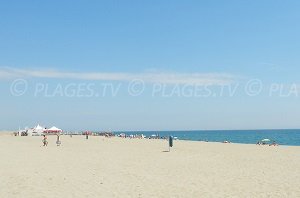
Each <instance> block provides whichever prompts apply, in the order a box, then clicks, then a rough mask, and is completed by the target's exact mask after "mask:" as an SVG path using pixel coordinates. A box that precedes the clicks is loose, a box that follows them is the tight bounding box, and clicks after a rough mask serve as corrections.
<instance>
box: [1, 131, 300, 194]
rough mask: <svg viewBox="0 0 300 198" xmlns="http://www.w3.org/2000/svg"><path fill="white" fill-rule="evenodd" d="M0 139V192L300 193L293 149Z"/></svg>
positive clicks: (297, 154)
mask: <svg viewBox="0 0 300 198" xmlns="http://www.w3.org/2000/svg"><path fill="white" fill-rule="evenodd" d="M48 141H49V144H48V146H47V147H43V146H42V137H20V136H17V137H15V136H12V135H8V134H5V135H1V136H0V156H1V160H0V175H1V177H0V197H3V198H4V197H5V198H10V197H12V198H15V197H20V198H43V197H44V198H50V197H51V198H52V197H63V198H71V197H78V198H82V197H90V198H92V197H106V198H107V197H122V198H123V197H166V198H169V197H188V198H191V197H237V198H240V197H249V198H250V197H300V188H299V185H300V147H295V146H278V147H277V146H258V145H247V144H223V143H211V142H197V141H180V140H179V141H174V147H173V148H171V152H167V151H168V142H167V141H166V140H149V139H123V138H117V137H112V138H105V137H99V136H90V137H89V139H85V136H73V137H70V136H61V142H62V144H61V146H56V144H55V141H56V136H49V137H48Z"/></svg>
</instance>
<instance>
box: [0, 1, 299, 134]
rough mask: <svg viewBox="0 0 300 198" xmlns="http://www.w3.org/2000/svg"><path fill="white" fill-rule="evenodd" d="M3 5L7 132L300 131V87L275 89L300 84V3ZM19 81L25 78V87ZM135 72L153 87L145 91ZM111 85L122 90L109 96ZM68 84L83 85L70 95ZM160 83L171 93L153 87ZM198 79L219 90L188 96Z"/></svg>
mask: <svg viewBox="0 0 300 198" xmlns="http://www.w3.org/2000/svg"><path fill="white" fill-rule="evenodd" d="M0 3H1V6H0V46H1V47H0V81H1V85H0V91H1V93H2V95H1V96H2V97H1V98H2V99H1V104H0V108H1V109H2V116H1V119H0V128H1V129H10V130H13V129H16V128H18V127H19V126H21V127H25V126H33V125H35V124H37V123H40V124H43V125H46V126H51V125H56V126H58V127H60V128H63V129H66V130H74V129H80V130H85V129H86V130H108V129H111V130H180V129H183V130H189V129H256V128H300V123H299V121H298V120H297V118H299V116H300V111H299V110H300V106H299V100H300V98H299V97H300V91H299V95H297V94H295V92H292V94H282V93H279V91H278V90H276V91H274V90H273V91H272V88H271V87H272V86H274V83H276V84H280V85H282V86H283V87H284V91H283V92H285V93H287V92H289V90H291V89H293V87H292V86H293V85H297V86H298V85H300V83H299V77H298V76H299V75H298V74H299V72H300V67H299V63H300V60H299V46H300V41H299V35H300V27H299V25H298V23H299V20H300V13H299V8H300V2H299V1H277V0H272V1H271V0H270V1H267V0H266V1H238V0H236V1H184V2H183V1H151V2H150V1H148V2H147V1H76V2H74V1H43V2H41V1H40V2H39V1H6V2H4V1H0ZM16 79H24V80H25V81H26V83H27V84H26V85H27V90H26V92H24V93H23V94H21V95H20V96H16V95H15V94H13V93H11V92H12V91H11V90H12V85H13V84H12V83H14V82H15V80H16ZM134 79H140V80H141V81H142V82H143V83H144V86H145V87H144V90H143V92H142V93H141V94H139V95H138V96H132V94H130V93H128V86H130V85H131V83H132V80H134ZM252 79H259V82H261V83H262V85H263V89H262V90H261V92H260V93H259V94H256V95H255V96H249V94H247V93H246V92H245V87H246V86H247V83H248V82H249V81H250V82H252V81H251V80H252ZM22 82H23V81H22ZM105 83H107V84H110V85H111V86H113V87H114V88H115V89H117V88H118V87H119V89H118V90H117V94H116V95H111V94H107V93H106V94H105V96H104V97H101V96H99V95H101V94H103V86H104V84H105ZM70 84H72V86H73V88H74V87H75V88H74V89H76V90H77V91H78V89H79V87H80V84H81V85H82V84H83V89H85V90H84V91H83V94H79V95H78V94H77V95H72V94H71V95H72V96H70V94H66V89H67V88H66V87H72V86H68V85H70ZM157 84H159V85H161V84H163V85H166V87H167V88H166V89H167V90H169V92H168V93H166V92H167V91H164V92H163V91H158V92H157V93H156V94H154V95H153V89H154V86H155V85H157ZM189 84H193V86H194V85H197V86H200V87H202V86H205V87H206V86H208V87H209V89H210V90H212V92H213V93H216V94H215V95H213V94H210V95H209V96H206V97H203V96H202V97H197V96H187V95H186V94H183V93H182V92H184V91H183V89H184V86H185V85H189ZM235 85H238V88H237V91H236V92H235V93H234V94H233V96H228V95H226V94H225V95H224V94H220V87H223V86H231V87H234V86H235ZM41 86H43V91H41V89H40V90H37V88H41ZM89 86H91V87H92V88H93V89H92V91H93V94H94V95H93V96H89V94H88V93H89V90H87V89H88V87H89ZM176 86H178V87H179V89H180V93H181V94H178V92H176V91H175V92H174V91H173V92H172V90H176V89H175V88H176ZM193 86H192V85H191V86H190V87H189V88H190V89H193V88H194V87H193ZM46 87H48V89H47V88H46ZM57 87H63V89H64V91H63V92H64V93H58V92H59V91H58V92H57V90H56V89H57ZM91 87H89V88H91ZM174 87H175V88H174ZM17 88H18V89H20V88H22V85H20V86H19V87H17ZM81 88H82V87H81ZM137 88H139V87H137ZM254 88H255V87H254ZM273 88H274V87H273ZM58 89H59V88H58ZM55 90H56V92H55ZM170 90H171V91H170ZM297 90H298V87H297ZM299 90H300V89H299ZM69 91H70V90H69ZM71 91H72V90H71ZM73 91H74V90H73ZM193 91H194V92H195V90H194V89H193ZM270 91H271V92H272V94H270ZM292 91H294V90H292ZM96 92H97V93H96ZM66 95H68V96H66ZM183 95H184V96H183ZM283 95H288V96H283Z"/></svg>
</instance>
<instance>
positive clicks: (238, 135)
mask: <svg viewBox="0 0 300 198" xmlns="http://www.w3.org/2000/svg"><path fill="white" fill-rule="evenodd" d="M125 134H127V135H130V134H144V135H146V136H147V137H149V136H151V135H153V134H158V135H159V136H169V135H172V136H176V137H178V139H180V140H192V141H209V142H223V141H225V140H227V141H230V142H232V143H243V144H256V142H257V141H259V140H262V139H270V140H272V141H273V140H274V141H276V142H277V143H278V144H280V145H293V146H300V129H295V130H294V129H293V130H286V129H284V130H232V131H227V130H226V131H221V130H218V131H143V132H125Z"/></svg>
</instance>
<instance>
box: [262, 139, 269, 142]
mask: <svg viewBox="0 0 300 198" xmlns="http://www.w3.org/2000/svg"><path fill="white" fill-rule="evenodd" d="M261 141H262V142H270V141H271V140H270V139H263V140H261Z"/></svg>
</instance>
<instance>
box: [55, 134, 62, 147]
mask: <svg viewBox="0 0 300 198" xmlns="http://www.w3.org/2000/svg"><path fill="white" fill-rule="evenodd" d="M56 135H57V139H56V146H60V145H61V141H60V135H59V134H56Z"/></svg>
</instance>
